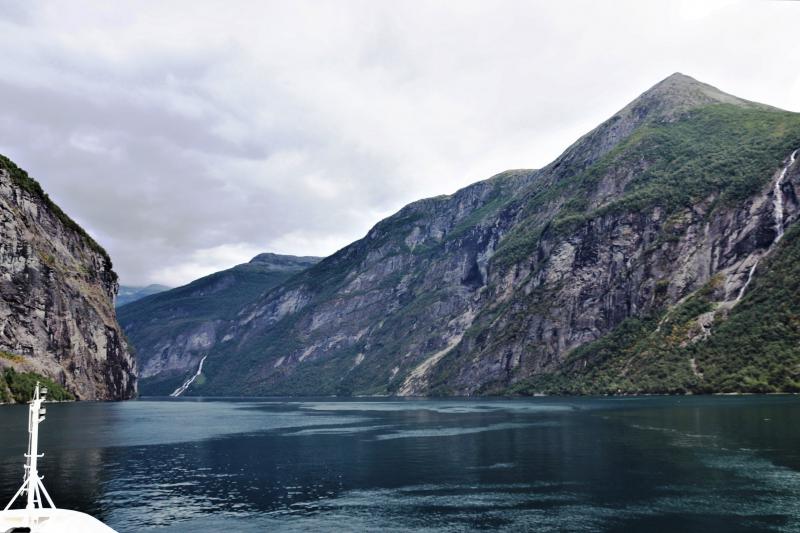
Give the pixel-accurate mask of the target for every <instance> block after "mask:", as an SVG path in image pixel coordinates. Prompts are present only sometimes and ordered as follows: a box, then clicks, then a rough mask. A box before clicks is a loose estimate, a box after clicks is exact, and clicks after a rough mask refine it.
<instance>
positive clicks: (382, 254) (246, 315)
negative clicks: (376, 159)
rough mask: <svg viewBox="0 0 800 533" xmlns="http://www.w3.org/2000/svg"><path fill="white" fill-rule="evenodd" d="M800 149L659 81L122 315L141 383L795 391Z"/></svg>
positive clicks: (230, 389)
mask: <svg viewBox="0 0 800 533" xmlns="http://www.w3.org/2000/svg"><path fill="white" fill-rule="evenodd" d="M798 148H800V114H797V113H790V112H786V111H782V110H779V109H776V108H773V107H769V106H766V105H763V104H758V103H754V102H749V101H746V100H743V99H740V98H737V97H735V96H731V95H729V94H726V93H723V92H722V91H720V90H718V89H716V88H714V87H711V86H709V85H706V84H704V83H701V82H699V81H697V80H694V79H692V78H690V77H688V76H685V75H682V74H674V75H672V76H670V77H668V78H666V79H665V80H663V81H662V82H660V83H658V84H657V85H655V86H654V87H652V88H651V89H649V90H648V91H646V92H645V93H644V94H642V95H641V96H640V97H639V98H637V99H636V100H634V101H633V102H631V103H630V104H629V105H627V106H626V107H625V108H623V109H622V110H620V111H619V112H618V113H616V114H615V115H614V116H613V117H611V118H610V119H608V120H607V121H606V122H604V123H603V124H601V125H600V126H598V127H597V128H595V129H594V130H592V131H590V132H589V133H587V134H586V135H584V136H583V137H581V138H580V139H578V141H577V142H575V143H574V144H573V145H572V146H570V147H569V148H567V150H566V151H565V152H564V153H563V154H562V155H561V156H559V157H558V158H557V159H556V160H555V161H553V162H552V163H550V164H549V165H547V166H545V167H544V168H541V169H538V170H510V171H506V172H503V173H501V174H498V175H496V176H494V177H492V178H490V179H488V180H485V181H481V182H478V183H476V184H474V185H471V186H469V187H466V188H464V189H462V190H460V191H458V192H456V193H455V194H453V195H449V196H439V197H436V198H429V199H425V200H421V201H418V202H415V203H412V204H410V205H408V206H406V207H404V208H403V209H401V210H400V211H399V212H398V213H396V214H395V215H393V216H391V217H389V218H387V219H385V220H382V221H381V222H379V223H378V224H377V225H376V226H375V227H373V228H372V229H371V230H370V231H369V232H368V234H367V235H366V236H365V237H364V238H363V239H361V240H358V241H356V242H354V243H353V244H351V245H349V246H347V247H345V248H344V249H342V250H340V251H339V252H337V253H335V254H334V255H332V256H330V257H327V258H325V259H323V260H321V261H319V262H317V261H316V260H315V259H314V260H308V261H306V262H296V263H294V264H293V265H294V267H293V269H292V270H282V271H280V275H278V274H276V275H274V276H273V277H271V278H270V281H267V280H266V278H265V277H263V275H264V273H261V274H258V275H257V276H256V277H257V280H253V278H252V277H251V273H247V274H245V272H242V271H241V270H236V269H233V270H232V271H226V272H223V273H220V274H218V275H215V276H217V277H213V276H211V277H209V278H204V279H203V280H199V281H198V282H195V284H199V285H195V284H190V285H188V286H187V287H183V288H179V289H173V290H172V291H167V292H164V293H162V294H158V295H155V296H150V297H147V298H144V299H142V300H140V301H139V302H134V303H132V304H129V305H127V306H125V307H123V308H121V309H120V319H121V322H122V324H123V326H124V328H125V330H126V332H127V333H128V336H129V338H130V339H131V341H132V342H133V344H134V345H135V346H136V348H137V351H138V354H139V357H140V361H141V366H142V376H143V379H142V385H141V390H142V393H144V394H148V393H150V394H162V393H166V392H169V391H170V390H171V389H174V388H176V387H177V386H178V385H180V384H181V383H182V382H184V381H185V380H186V379H187V378H189V377H190V376H192V375H194V374H195V373H196V372H197V370H198V366H199V364H200V361H201V360H204V361H205V364H204V366H203V371H202V375H201V376H199V379H196V380H195V381H194V382H193V383H192V384H191V386H190V387H189V388H188V390H187V394H198V395H200V394H202V395H266V394H276V395H301V394H312V395H322V394H337V395H351V394H352V395H357V394H394V395H432V394H436V395H440V394H441V395H447V394H457V395H473V394H504V393H516V394H535V393H568V394H573V393H591V394H597V393H680V392H744V391H748V392H749V391H753V392H772V391H798V390H800V299H798V298H797V297H796V296H797V294H800V266H798V265H800V261H799V260H800V238H799V237H800V227H798V226H797V225H796V224H795V222H796V220H797V218H798V216H799V215H800V203H798V196H797V190H798V187H799V186H800V171H799V170H800V164H798V163H797V161H796V159H795V155H794V154H795V153H796V152H795V151H796V150H797V149H798ZM286 260H287V261H294V259H292V258H286ZM236 268H237V269H239V268H240V267H236ZM240 277H242V278H243V279H244V278H246V279H247V280H249V281H240Z"/></svg>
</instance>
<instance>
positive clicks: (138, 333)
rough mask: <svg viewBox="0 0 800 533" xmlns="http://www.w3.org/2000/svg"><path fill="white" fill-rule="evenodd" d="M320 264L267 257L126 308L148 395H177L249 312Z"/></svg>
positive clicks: (123, 315)
mask: <svg viewBox="0 0 800 533" xmlns="http://www.w3.org/2000/svg"><path fill="white" fill-rule="evenodd" d="M318 261H319V258H317V257H294V256H288V255H277V254H270V253H264V254H260V255H257V256H256V257H254V258H253V259H252V260H251V261H250V262H249V263H244V264H242V265H237V266H235V267H233V268H230V269H228V270H224V271H222V272H217V273H215V274H211V275H209V276H206V277H203V278H200V279H198V280H196V281H193V282H192V283H189V284H188V285H185V286H183V287H178V288H175V289H170V290H166V291H163V292H159V293H157V294H154V295H150V296H146V297H143V298H141V299H139V300H136V301H134V302H132V303H129V304H127V305H124V306H122V307H120V308H119V309H118V310H117V313H118V315H119V320H120V323H121V324H122V325H123V328H124V329H125V333H126V334H127V336H128V339H129V340H130V341H131V342H132V344H133V345H134V346H135V347H136V350H137V357H138V360H139V368H140V386H141V387H143V391H144V394H169V393H171V392H172V391H173V390H175V389H176V388H177V387H178V386H179V385H180V382H182V381H183V380H184V379H186V376H185V374H186V372H187V371H188V370H189V369H192V368H193V367H194V366H196V365H197V364H198V362H199V361H200V359H201V358H202V357H203V356H204V355H206V353H207V352H208V350H209V348H210V347H212V346H213V345H214V343H215V342H216V340H217V339H218V332H219V330H220V329H221V328H224V327H226V326H227V324H229V323H231V322H233V321H235V320H236V318H237V315H238V314H239V312H240V311H241V310H242V309H243V308H244V307H246V306H247V305H249V304H250V303H252V302H253V301H255V300H256V299H257V298H258V297H260V296H261V295H263V294H264V293H265V292H266V291H267V290H269V289H272V288H274V287H276V286H278V285H280V284H281V283H283V282H285V281H286V280H288V279H289V278H290V277H292V276H293V275H294V274H296V273H298V272H300V271H302V270H304V269H306V268H308V267H310V266H312V265H314V264H316V263H317V262H318ZM201 381H202V380H201Z"/></svg>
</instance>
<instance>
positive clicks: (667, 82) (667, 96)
mask: <svg viewBox="0 0 800 533" xmlns="http://www.w3.org/2000/svg"><path fill="white" fill-rule="evenodd" d="M709 104H733V105H736V106H740V107H749V108H760V109H772V108H771V107H770V106H767V105H764V104H759V103H756V102H751V101H749V100H744V99H743V98H739V97H737V96H733V95H732V94H728V93H726V92H723V91H721V90H719V89H717V88H716V87H714V86H713V85H709V84H707V83H703V82H701V81H698V80H696V79H694V78H692V77H691V76H687V75H686V74H682V73H680V72H675V73H674V74H671V75H669V76H667V77H666V78H664V79H663V80H661V81H660V82H658V83H656V84H655V85H653V86H652V87H651V88H650V89H648V90H647V91H645V92H644V93H642V94H641V95H640V96H639V97H638V98H636V99H635V100H634V101H633V102H631V103H630V104H628V105H627V106H626V107H625V108H623V109H622V111H620V114H625V113H627V112H632V113H633V114H634V115H637V116H642V115H643V114H646V115H647V117H648V118H660V119H666V120H671V119H673V118H675V117H676V116H677V115H679V114H682V113H684V112H686V111H689V110H691V109H693V108H696V107H700V106H704V105H709Z"/></svg>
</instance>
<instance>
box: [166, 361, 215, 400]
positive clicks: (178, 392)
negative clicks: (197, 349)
mask: <svg viewBox="0 0 800 533" xmlns="http://www.w3.org/2000/svg"><path fill="white" fill-rule="evenodd" d="M206 357H208V355H204V356H203V358H202V359H200V366H198V367H197V372H195V373H194V375H193V376H192V377H190V378H189V379H187V380H186V382H185V383H184V384H183V385H181V386H180V387H178V388H177V389H175V392H173V393H172V394H170V396H172V397H173V398H177V397H178V396H180V395H181V394H183V393H184V392H186V389H188V388H189V386H190V385H191V384H192V383H194V380H196V379H197V377H198V376H199V375H200V374H202V373H203V363H205V362H206Z"/></svg>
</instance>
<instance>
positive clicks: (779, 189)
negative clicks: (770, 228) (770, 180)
mask: <svg viewBox="0 0 800 533" xmlns="http://www.w3.org/2000/svg"><path fill="white" fill-rule="evenodd" d="M796 158H797V150H795V151H794V152H792V155H790V156H789V163H788V164H787V165H786V166H784V167H783V169H781V173H780V175H779V176H778V179H777V181H775V190H774V195H773V196H774V198H773V200H772V202H773V206H774V210H773V212H774V217H775V241H774V242H778V241H779V240H780V239H781V237H783V231H784V230H783V218H784V217H783V209H784V206H783V181H784V180H785V179H786V174H787V173H788V172H789V167H791V166H792V165H793V164H794V162H795V159H796Z"/></svg>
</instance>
